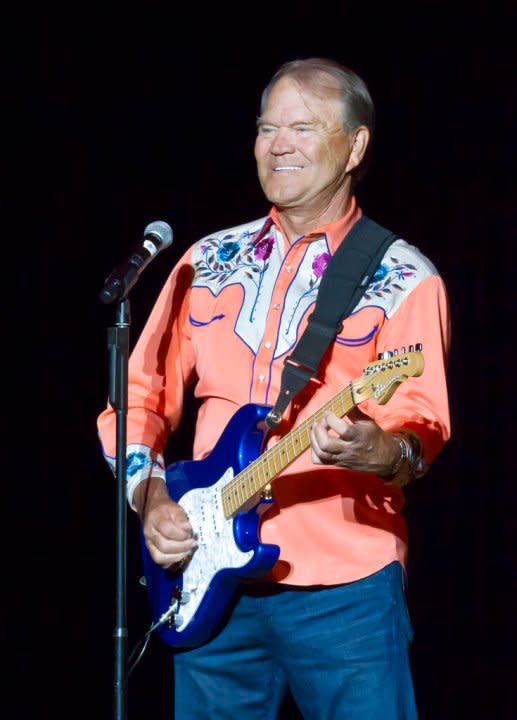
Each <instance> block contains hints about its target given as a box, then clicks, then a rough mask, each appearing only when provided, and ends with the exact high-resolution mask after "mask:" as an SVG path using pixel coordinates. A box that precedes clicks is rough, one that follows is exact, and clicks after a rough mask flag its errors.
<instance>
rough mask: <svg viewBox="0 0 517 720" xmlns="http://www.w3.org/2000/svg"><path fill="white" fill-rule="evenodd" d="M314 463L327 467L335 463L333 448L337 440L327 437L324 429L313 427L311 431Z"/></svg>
mask: <svg viewBox="0 0 517 720" xmlns="http://www.w3.org/2000/svg"><path fill="white" fill-rule="evenodd" d="M310 439H311V449H312V452H311V455H312V461H313V462H314V463H316V464H318V465H323V464H324V465H327V464H329V463H332V462H333V458H334V453H333V447H334V443H335V440H334V439H333V438H330V437H329V436H328V435H327V432H326V430H325V429H324V428H322V427H321V426H320V427H317V426H316V425H315V426H313V428H312V430H311V437H310Z"/></svg>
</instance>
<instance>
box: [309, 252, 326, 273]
mask: <svg viewBox="0 0 517 720" xmlns="http://www.w3.org/2000/svg"><path fill="white" fill-rule="evenodd" d="M329 260H330V255H329V253H320V254H319V255H316V257H315V258H314V260H313V261H312V269H313V271H314V274H315V275H316V277H321V276H322V275H323V273H324V272H325V268H326V267H327V265H328V264H329Z"/></svg>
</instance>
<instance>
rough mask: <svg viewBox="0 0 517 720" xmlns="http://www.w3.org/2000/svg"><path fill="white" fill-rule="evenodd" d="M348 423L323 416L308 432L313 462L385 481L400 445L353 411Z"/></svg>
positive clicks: (330, 413)
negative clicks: (370, 475) (347, 469)
mask: <svg viewBox="0 0 517 720" xmlns="http://www.w3.org/2000/svg"><path fill="white" fill-rule="evenodd" d="M348 420H350V421H351V422H348V421H347V420H343V419H341V418H338V417H337V415H334V413H332V412H327V413H325V416H324V417H323V419H322V420H321V421H320V422H317V423H315V424H314V425H313V427H312V430H311V446H312V461H313V462H314V463H315V464H316V465H337V466H339V467H346V468H350V470H356V471H359V472H369V473H374V474H375V475H380V476H381V477H388V476H390V475H391V473H392V472H393V469H394V468H395V467H396V465H397V463H398V461H399V459H400V444H399V442H398V441H397V439H396V438H394V437H393V436H392V435H390V433H387V432H385V431H384V430H383V429H382V428H381V427H379V425H377V423H375V422H374V421H373V420H372V419H371V418H369V417H368V415H365V414H364V413H363V412H361V411H360V410H358V408H355V409H354V410H353V411H352V412H351V413H350V414H349V415H348Z"/></svg>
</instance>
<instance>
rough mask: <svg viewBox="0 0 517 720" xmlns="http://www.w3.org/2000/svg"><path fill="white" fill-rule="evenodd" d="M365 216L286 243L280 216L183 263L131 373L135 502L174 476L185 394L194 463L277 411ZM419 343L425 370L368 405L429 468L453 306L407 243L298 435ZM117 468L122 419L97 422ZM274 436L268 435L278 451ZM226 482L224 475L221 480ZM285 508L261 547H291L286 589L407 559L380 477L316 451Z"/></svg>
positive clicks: (357, 319)
mask: <svg viewBox="0 0 517 720" xmlns="http://www.w3.org/2000/svg"><path fill="white" fill-rule="evenodd" d="M360 216H361V211H360V209H359V208H358V207H357V206H356V203H355V200H354V201H353V202H352V204H351V207H350V210H349V211H348V212H347V214H346V215H345V216H344V217H343V218H341V219H340V220H338V221H337V222H334V223H331V224H329V225H326V226H324V227H320V228H316V229H315V230H314V232H311V233H310V234H308V235H306V236H304V237H301V238H299V239H298V240H296V241H295V242H293V243H292V244H289V242H288V241H287V239H286V237H285V236H284V234H283V231H282V228H281V226H280V223H279V220H278V216H277V214H276V212H275V210H274V209H272V211H271V212H270V214H269V216H268V217H267V218H261V219H259V220H256V221H254V222H251V223H247V224H246V225H241V226H239V227H236V228H231V229H228V230H224V231H221V232H217V233H215V234H214V235H210V236H207V237H205V238H203V239H202V240H200V241H199V242H197V243H195V244H194V245H193V246H192V247H191V248H189V250H188V251H187V252H186V253H185V254H184V256H183V257H182V258H181V260H180V261H179V262H178V264H177V265H176V267H175V268H174V270H173V271H172V273H171V275H170V276H169V278H168V280H167V282H166V283H165V286H164V287H163V289H162V292H161V293H160V296H159V297H158V300H157V301H156V303H155V306H154V308H153V310H152V312H151V314H150V316H149V319H148V321H147V323H146V326H145V328H144V330H143V332H142V334H141V336H140V338H139V340H138V342H137V344H136V346H135V349H134V350H133V352H132V354H131V358H130V362H129V388H128V390H129V397H128V405H129V410H128V421H127V438H128V498H129V501H131V498H132V493H133V490H134V487H135V486H136V484H137V483H138V482H140V481H141V480H142V479H144V478H146V477H149V476H150V475H151V474H152V475H164V459H163V451H164V447H165V443H166V442H167V439H168V437H169V435H170V433H171V432H173V431H174V429H175V428H177V427H178V425H179V423H180V421H181V415H182V407H183V397H184V391H185V388H186V387H187V386H188V385H189V384H190V383H195V395H196V396H197V397H198V398H200V399H201V401H202V404H201V407H200V410H199V414H198V418H197V424H196V433H195V440H194V458H195V459H199V458H202V457H204V456H206V455H207V454H208V453H209V452H210V451H211V450H212V448H213V447H214V445H215V444H216V442H217V440H218V438H219V437H220V435H221V433H222V432H223V430H224V428H225V426H226V424H227V422H228V420H229V419H230V418H231V417H232V415H233V414H234V413H235V412H236V410H237V409H238V408H239V407H240V406H242V405H244V404H245V403H248V402H253V403H260V404H262V403H268V404H271V405H272V404H274V402H275V400H276V397H277V394H278V391H279V387H280V377H281V372H282V368H283V361H284V359H285V356H286V355H287V354H289V352H291V351H292V349H293V348H294V345H295V344H296V342H297V339H298V338H299V337H300V335H301V333H302V332H303V330H304V329H305V326H306V324H307V318H308V315H310V313H311V311H312V309H313V305H314V303H315V300H316V293H317V289H318V287H319V283H320V280H321V276H322V273H323V272H324V270H325V267H326V264H327V263H328V260H329V259H330V256H331V255H332V254H333V253H334V252H335V250H336V248H337V247H338V245H339V243H340V242H341V240H342V238H343V237H344V236H345V234H346V233H347V232H348V231H349V230H350V228H351V227H352V225H353V224H354V223H355V222H356V221H357V220H358V219H359V217H360ZM416 343H422V345H423V354H424V358H425V370H424V373H423V374H422V375H421V376H420V377H418V378H411V379H409V380H407V381H406V382H404V383H403V384H402V385H400V387H399V388H398V390H397V392H396V393H395V394H394V396H393V397H392V398H391V400H390V401H389V402H388V403H387V404H386V405H378V404H376V403H375V401H373V400H368V401H366V402H364V403H363V404H362V405H361V409H362V410H363V412H365V413H367V414H368V415H370V416H371V417H372V418H373V419H374V420H375V421H376V422H377V423H379V424H380V425H381V427H383V428H384V429H385V430H397V429H400V428H401V427H407V428H410V429H412V430H414V431H416V432H417V433H418V435H419V437H420V438H421V440H422V442H423V445H424V450H425V456H424V459H425V461H426V463H430V462H431V461H432V460H433V459H434V457H435V456H436V454H437V453H438V452H439V450H440V449H441V447H442V445H443V443H444V442H445V440H446V439H447V438H448V437H449V433H450V423H449V413H448V399H447V388H446V358H447V353H448V347H449V311H448V302H447V295H446V291H445V288H444V285H443V282H442V280H441V278H440V277H439V275H438V273H437V271H436V269H435V268H434V266H433V265H432V264H431V263H430V261H429V260H428V259H427V258H425V257H424V256H423V255H422V254H421V253H420V252H419V251H418V250H417V249H416V248H415V247H413V246H411V245H409V244H407V243H406V242H405V241H404V240H397V241H396V242H395V243H394V244H393V245H392V246H391V247H390V248H389V249H388V251H387V253H386V255H385V257H384V259H383V261H382V263H381V265H380V267H379V269H378V271H377V273H376V275H375V278H374V280H373V282H372V283H371V285H370V286H369V288H368V289H367V291H366V293H365V294H364V296H363V298H362V299H361V301H360V302H359V303H358V305H357V306H356V308H355V310H354V312H353V313H352V314H351V315H350V316H349V317H348V318H347V319H346V320H345V322H344V324H343V329H342V331H341V332H340V333H339V335H338V337H337V338H336V340H335V342H334V343H333V345H332V347H331V349H330V351H329V352H328V353H327V354H326V356H325V358H324V360H323V362H322V366H321V367H320V369H319V372H318V380H317V381H311V382H310V383H309V385H308V386H307V388H306V389H305V390H304V391H303V392H302V394H301V395H300V396H299V397H298V398H297V399H296V401H295V402H294V403H293V404H292V405H291V406H290V408H288V410H287V411H286V420H287V423H286V424H287V425H288V426H295V425H297V424H299V423H300V422H301V421H303V420H304V419H305V418H307V417H309V416H310V415H312V414H313V413H314V412H315V411H316V410H318V409H319V408H320V407H321V406H322V405H324V404H325V403H326V402H327V401H328V400H330V398H332V397H333V396H334V395H336V394H337V393H338V392H339V391H341V390H342V389H343V388H344V387H345V386H346V385H347V384H348V383H349V382H350V381H351V380H353V379H355V378H357V377H359V376H361V374H362V372H363V368H364V367H365V365H367V364H368V363H369V362H372V361H373V360H375V359H376V358H377V356H378V353H379V352H384V351H386V350H393V349H399V351H400V349H401V348H402V347H406V348H408V347H409V345H415V344H416ZM98 428H99V434H100V438H101V441H102V444H103V448H104V453H105V456H106V458H107V460H108V461H109V462H110V463H111V464H112V466H113V464H114V456H115V416H114V413H113V411H112V409H111V408H109V407H108V408H107V409H106V410H105V411H104V412H103V413H102V414H101V415H100V416H99V420H98ZM274 441H275V438H274V437H273V436H272V437H271V438H270V443H272V442H274ZM221 474H222V473H221ZM273 496H274V499H275V503H274V504H273V505H272V507H271V509H270V510H268V511H267V513H265V515H264V516H263V518H262V521H261V541H262V542H266V543H274V544H277V545H279V546H280V548H281V554H280V559H279V561H278V563H277V564H276V565H275V567H274V569H273V578H274V579H275V580H277V581H279V582H287V583H291V584H299V585H313V584H336V583H341V582H348V581H351V580H356V579H359V578H361V577H365V576H366V575H369V574H371V573H373V572H375V571H377V570H379V569H380V568H382V567H384V566H385V565H386V564H388V563H389V562H391V561H393V560H396V559H398V560H399V561H400V562H402V563H403V564H404V563H405V558H406V541H407V538H406V526H405V523H404V520H403V517H402V515H401V512H400V511H401V508H402V504H403V494H402V492H401V491H400V490H398V489H397V488H393V487H390V486H387V485H386V484H385V483H384V482H383V481H382V479H380V478H378V477H376V476H374V475H371V474H367V473H354V472H352V471H349V470H346V469H344V468H336V467H331V466H320V465H318V466H316V465H314V464H313V463H312V461H311V455H310V450H307V451H305V452H304V453H302V454H301V455H300V456H299V457H298V458H297V459H296V460H294V461H293V462H292V464H291V465H289V466H288V467H287V468H286V469H285V470H284V471H283V472H282V473H281V474H280V476H279V477H278V478H277V479H276V481H275V483H274V485H273Z"/></svg>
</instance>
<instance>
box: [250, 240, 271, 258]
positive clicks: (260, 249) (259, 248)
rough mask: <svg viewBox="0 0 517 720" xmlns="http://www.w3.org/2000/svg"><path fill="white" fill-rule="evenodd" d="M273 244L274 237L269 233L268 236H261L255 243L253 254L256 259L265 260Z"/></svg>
mask: <svg viewBox="0 0 517 720" xmlns="http://www.w3.org/2000/svg"><path fill="white" fill-rule="evenodd" d="M274 244H275V241H274V239H273V238H272V237H271V235H269V236H268V237H265V238H262V240H260V241H259V242H258V243H257V244H256V245H255V249H254V251H253V254H254V255H255V257H256V258H257V259H258V260H267V259H268V257H269V256H270V255H271V251H272V250H273V245H274Z"/></svg>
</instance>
